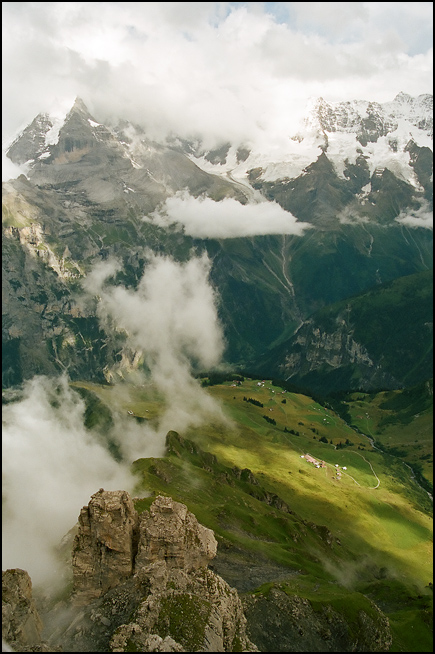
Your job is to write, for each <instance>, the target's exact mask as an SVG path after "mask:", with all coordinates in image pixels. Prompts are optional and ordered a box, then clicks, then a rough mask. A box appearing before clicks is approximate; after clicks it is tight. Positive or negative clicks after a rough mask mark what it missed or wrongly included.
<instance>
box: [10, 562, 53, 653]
mask: <svg viewBox="0 0 435 654" xmlns="http://www.w3.org/2000/svg"><path fill="white" fill-rule="evenodd" d="M41 631H42V622H41V618H40V617H39V614H38V612H37V610H36V606H35V602H34V600H33V597H32V581H31V579H30V577H29V574H28V573H27V572H26V571H25V570H21V569H20V568H13V569H10V570H5V571H2V638H3V642H6V643H8V644H9V645H11V646H12V647H13V648H14V650H15V651H17V652H27V651H41V649H40V646H41ZM38 647H39V649H33V648H38ZM42 651H47V650H44V649H43V650H42Z"/></svg>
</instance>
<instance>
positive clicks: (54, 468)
mask: <svg viewBox="0 0 435 654" xmlns="http://www.w3.org/2000/svg"><path fill="white" fill-rule="evenodd" d="M118 270H119V265H118V264H117V263H116V262H114V261H112V262H105V263H102V264H101V265H100V266H98V267H96V268H95V269H94V270H93V272H92V273H91V274H90V275H89V277H88V278H87V280H86V281H85V286H86V290H87V292H88V293H89V294H90V295H95V294H97V295H98V296H99V305H98V306H99V309H98V314H99V317H100V320H101V322H102V323H103V324H104V326H105V327H106V328H107V329H117V330H119V329H123V330H126V332H127V334H128V336H127V341H128V346H130V347H131V348H132V350H134V351H136V352H139V353H141V354H142V356H143V359H144V361H145V362H146V363H147V365H148V367H149V369H150V377H151V381H152V383H153V384H154V388H155V389H157V391H158V392H159V393H160V395H161V397H162V400H163V402H164V410H163V412H162V415H161V416H160V417H159V418H158V419H157V420H155V421H152V422H150V423H147V422H144V423H140V424H139V423H137V422H136V421H134V420H132V419H131V418H130V417H129V416H127V414H126V413H125V403H126V402H128V401H129V385H128V384H119V385H118V386H117V387H116V389H117V390H116V394H115V396H114V400H113V405H112V406H111V409H112V411H113V412H114V413H113V418H114V425H113V428H111V430H110V433H108V437H110V439H111V441H112V442H113V443H115V444H116V445H117V446H118V448H119V451H120V453H121V454H122V456H123V461H122V462H118V461H115V459H113V457H112V456H111V455H110V454H109V451H108V449H107V443H106V444H103V442H102V437H101V435H99V434H98V433H96V432H92V431H90V430H88V429H86V428H85V426H84V411H85V405H84V402H83V401H82V399H81V398H80V396H79V395H78V394H77V393H76V392H74V391H73V390H71V388H70V387H69V386H68V379H67V378H66V377H61V378H59V379H50V378H47V377H35V378H34V379H33V380H31V381H29V382H28V383H27V384H26V385H25V388H24V393H23V397H22V398H21V400H20V401H17V402H14V403H10V404H8V405H6V406H5V407H4V408H3V439H2V473H3V515H2V518H3V521H2V526H3V530H2V536H3V551H2V554H3V559H2V565H3V569H6V568H15V567H21V568H23V569H24V570H27V571H28V572H29V574H30V576H31V578H32V581H33V583H34V584H36V585H39V584H47V583H56V581H57V582H59V581H61V572H60V568H59V562H58V561H57V560H56V558H55V556H54V550H55V548H56V547H57V546H58V545H59V543H60V541H61V539H62V537H63V536H64V535H65V534H66V533H67V531H68V530H69V529H71V528H72V527H73V526H74V525H75V523H76V521H77V519H78V515H79V512H80V509H81V507H82V506H84V505H85V504H87V503H88V501H89V497H90V496H91V495H92V494H93V493H95V492H96V491H97V490H98V488H100V487H103V488H105V489H106V490H121V489H122V490H127V491H129V492H133V491H134V485H135V482H136V481H137V480H136V479H135V478H134V477H133V476H132V474H131V472H130V464H131V463H132V461H134V460H136V459H137V458H140V457H161V456H163V455H164V452H165V436H166V434H167V432H168V431H169V430H170V429H175V430H177V431H179V432H181V433H182V432H183V431H184V430H185V429H186V428H187V427H188V426H192V425H199V424H201V423H202V422H203V421H204V420H208V421H210V420H212V421H216V422H219V423H224V424H227V425H228V424H229V422H228V419H227V418H226V417H225V416H224V414H223V412H222V409H221V407H220V405H219V404H218V403H217V402H216V401H215V400H214V399H213V398H212V397H211V396H210V395H209V394H208V393H207V392H206V391H205V390H204V389H203V388H202V387H201V386H200V384H199V381H198V380H197V379H195V378H194V376H193V375H192V371H193V369H194V368H195V365H197V366H199V367H201V368H202V367H203V368H210V367H213V366H215V365H217V364H218V363H219V362H220V358H221V355H222V352H223V348H224V341H223V337H222V332H221V328H220V325H219V322H218V319H217V297H216V295H215V292H214V291H213V289H212V287H211V286H210V284H209V282H208V274H209V271H210V261H209V260H208V258H207V257H206V256H205V255H204V256H202V257H192V258H191V259H190V260H189V261H187V262H185V263H184V264H183V263H177V262H175V261H173V260H172V259H171V258H170V257H158V256H155V255H151V254H150V255H149V263H148V266H147V268H146V271H145V274H144V276H143V278H142V280H141V282H140V284H139V286H138V288H137V290H136V291H135V290H129V289H126V288H124V287H123V286H110V285H109V284H107V281H108V280H109V278H111V277H113V275H114V274H116V272H117V271H118ZM138 377H140V375H138V374H137V375H136V381H137V378H138ZM143 382H144V376H142V377H140V383H143ZM121 408H122V412H121Z"/></svg>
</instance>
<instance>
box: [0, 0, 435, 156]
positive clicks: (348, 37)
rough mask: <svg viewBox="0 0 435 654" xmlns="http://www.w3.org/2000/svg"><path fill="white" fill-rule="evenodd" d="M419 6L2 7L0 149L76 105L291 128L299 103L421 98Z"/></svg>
mask: <svg viewBox="0 0 435 654" xmlns="http://www.w3.org/2000/svg"><path fill="white" fill-rule="evenodd" d="M432 17H433V4H432V3H431V2H413V3H411V2H394V3H392V2H232V3H231V2H3V3H2V26H3V38H2V42H3V71H2V72H3V75H2V79H3V127H2V130H3V137H2V140H3V143H5V142H7V141H10V140H11V139H12V138H13V136H15V135H16V134H17V133H18V132H19V131H20V129H22V128H23V127H24V126H25V125H27V124H28V123H29V122H30V121H31V120H32V119H33V118H34V117H35V115H36V114H37V113H39V112H40V111H47V112H52V111H59V112H66V111H67V110H68V109H69V108H70V106H71V105H72V103H73V101H74V98H75V97H76V96H80V97H81V98H82V99H83V100H84V101H85V103H86V104H87V105H88V107H89V109H90V110H91V112H92V113H93V115H94V117H95V118H96V119H97V120H100V121H101V122H105V121H108V120H110V119H111V120H116V118H117V117H118V116H122V117H124V118H126V119H128V120H131V121H133V122H136V123H138V124H140V125H142V126H144V127H145V128H146V129H147V130H148V133H149V135H150V136H152V137H155V138H161V137H165V136H166V135H167V134H168V133H171V132H172V133H176V134H178V135H180V136H183V137H192V136H195V135H196V134H198V133H199V132H200V133H201V134H202V135H205V137H206V138H208V139H210V144H214V143H215V142H218V141H222V140H226V141H228V140H234V139H239V140H240V139H246V140H251V141H252V140H254V139H256V140H257V141H259V140H260V141H261V139H263V140H268V139H271V138H272V139H273V137H274V135H275V134H277V133H281V134H282V133H283V132H293V131H294V125H295V123H296V122H297V120H298V119H299V117H300V116H301V115H302V113H303V110H304V107H305V105H306V101H307V99H308V98H316V97H320V96H321V97H323V98H324V99H325V100H327V101H332V102H334V101H341V100H352V99H360V100H372V101H377V102H387V101H390V100H392V99H393V98H394V97H395V96H396V95H397V94H398V93H399V92H400V91H404V92H405V93H409V94H410V95H412V96H416V95H419V94H422V93H432V68H433V67H432V57H433V54H432V47H433V30H432Z"/></svg>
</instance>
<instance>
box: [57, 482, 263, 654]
mask: <svg viewBox="0 0 435 654" xmlns="http://www.w3.org/2000/svg"><path fill="white" fill-rule="evenodd" d="M216 551H217V542H216V539H215V537H214V534H213V532H212V531H211V529H207V528H206V527H204V526H203V525H201V524H199V522H198V520H197V519H196V517H195V516H194V515H193V513H191V512H190V511H189V510H188V509H187V507H186V506H185V505H184V504H181V503H180V502H175V501H174V500H173V499H172V498H170V497H163V496H158V497H156V499H155V500H154V502H153V503H152V504H151V506H150V508H149V510H148V511H144V512H143V513H142V514H141V515H140V516H139V515H138V514H137V512H136V510H135V509H134V505H133V502H132V500H131V498H130V496H129V494H128V493H127V492H125V491H104V490H103V489H100V490H99V491H98V493H95V495H92V497H91V500H90V502H89V505H88V506H87V507H84V508H83V509H82V510H81V512H80V517H79V532H78V534H77V536H76V537H75V541H74V546H73V557H72V563H73V579H74V588H73V598H74V603H75V605H76V606H77V607H80V610H81V611H82V614H81V617H80V618H79V619H78V620H77V618H75V619H74V621H73V624H71V625H70V626H69V627H68V628H67V630H66V632H65V638H64V639H63V645H64V646H67V647H69V648H70V649H71V651H90V650H89V646H90V643H92V642H96V639H99V640H98V642H99V651H115V652H123V651H142V652H151V651H152V652H155V651H156V652H158V651H161V652H227V651H230V652H231V651H257V650H256V648H255V646H254V645H253V644H252V643H251V642H250V641H249V639H248V638H247V636H246V619H245V616H244V613H243V607H242V604H241V601H240V598H239V596H238V594H237V591H236V590H235V589H234V588H231V587H230V586H229V585H228V584H227V583H226V582H225V581H224V580H223V579H222V578H221V577H219V576H218V575H217V574H216V573H214V572H212V571H211V570H209V569H208V567H207V566H208V563H209V562H210V561H211V560H212V559H213V558H214V557H215V556H216ZM124 595H126V596H127V595H128V597H129V598H130V600H131V601H133V600H134V601H133V605H132V603H131V601H128V602H127V603H128V604H129V605H130V608H129V610H128V611H126V610H125V611H124V610H123V611H121V612H120V613H119V612H118V610H117V608H116V607H117V606H118V604H119V606H120V607H121V605H123V604H125V601H124V600H123V597H124ZM118 613H119V615H118ZM95 616H99V617H98V620H97V619H96V617H95ZM126 619H127V620H128V621H126ZM100 623H101V625H102V627H101V628H100V627H99V625H100ZM103 631H105V633H106V638H107V640H106V641H105V642H103V641H104V635H103ZM91 632H92V633H94V636H91ZM97 632H98V634H99V635H97ZM100 632H101V633H100ZM92 639H94V641H93V640H92ZM80 647H83V648H84V649H77V648H80ZM101 647H103V649H101ZM106 648H107V649H106Z"/></svg>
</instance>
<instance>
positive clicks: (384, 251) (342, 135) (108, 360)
mask: <svg viewBox="0 0 435 654" xmlns="http://www.w3.org/2000/svg"><path fill="white" fill-rule="evenodd" d="M432 129H433V123H432V96H430V95H420V96H418V97H417V98H412V97H411V96H409V95H407V94H405V93H400V94H399V95H398V96H396V98H395V99H394V100H393V101H391V102H388V103H384V104H378V103H374V102H363V101H353V102H340V103H328V102H326V101H325V100H323V99H322V98H320V99H317V100H316V101H313V102H311V104H310V105H309V106H308V107H307V112H306V117H305V119H304V121H303V122H302V123H301V124H300V125H299V126H298V128H296V129H295V133H294V134H289V135H288V138H287V139H286V141H285V143H286V146H285V147H282V146H281V147H280V148H275V146H274V144H273V143H270V144H269V145H268V146H267V147H266V146H264V147H263V149H262V150H260V149H259V148H258V146H255V144H249V143H223V144H218V145H217V147H214V148H213V149H206V148H205V145H204V142H203V140H202V139H201V137H200V136H198V137H197V138H195V139H190V140H186V139H181V138H178V137H177V136H176V135H172V136H170V137H168V138H167V139H166V141H165V142H164V143H163V142H162V143H156V142H153V141H151V140H149V139H148V138H147V135H146V130H145V129H144V128H143V127H140V126H137V125H132V124H130V123H128V122H127V121H122V120H121V121H119V122H118V123H117V124H107V125H105V124H102V123H101V122H98V121H97V120H96V118H95V117H94V116H93V115H91V113H90V112H89V110H88V108H87V107H86V105H85V104H84V102H83V101H82V100H81V99H79V98H77V99H76V101H75V103H74V105H73V107H72V108H71V110H70V111H69V113H68V114H67V115H66V116H64V117H62V119H59V117H56V118H53V117H50V115H48V114H39V115H38V116H37V117H36V118H35V119H34V120H33V121H32V123H31V124H30V125H28V126H27V127H26V128H25V129H24V130H23V131H22V132H21V133H20V134H19V135H18V136H17V138H15V140H14V141H13V142H12V143H11V144H10V146H9V147H8V148H7V156H8V157H9V159H10V160H11V162H12V163H14V164H15V165H17V166H19V167H20V168H21V170H22V172H23V174H21V175H19V176H18V177H17V178H14V179H9V180H8V181H6V182H4V183H3V218H2V227H3V282H2V284H3V328H2V339H3V341H2V342H3V352H4V354H3V372H2V374H3V385H4V386H6V387H7V386H11V385H14V384H18V383H20V382H21V381H23V380H24V379H27V378H30V377H32V376H33V375H35V374H53V373H58V372H60V371H62V370H68V374H69V375H70V377H71V378H72V379H89V380H95V381H102V380H103V379H108V376H110V371H111V369H113V367H114V366H115V365H117V366H118V368H119V367H120V362H121V364H122V365H124V364H125V365H127V366H130V367H131V366H135V365H137V361H139V360H140V356H138V353H137V352H131V351H129V350H128V348H127V346H126V339H125V335H124V334H123V333H122V331H120V330H118V331H116V330H115V331H108V330H107V329H106V328H105V327H104V325H102V324H101V321H99V319H98V316H97V309H96V304H95V303H94V304H92V303H89V302H87V303H84V302H83V301H80V294H81V292H82V283H83V280H84V279H85V278H86V277H87V276H88V274H89V273H90V272H91V271H92V270H93V269H94V267H95V266H96V265H97V264H99V263H101V262H103V261H109V260H111V259H112V258H113V257H116V258H117V259H118V260H120V261H121V262H122V265H121V268H122V270H120V271H118V274H117V276H116V283H117V284H122V285H124V286H125V288H127V289H135V288H137V286H138V284H139V281H140V279H141V278H142V276H143V273H144V271H145V269H146V266H147V252H149V251H152V252H154V253H157V254H160V255H167V256H170V257H173V258H174V259H175V260H176V261H180V262H186V261H187V260H188V259H189V257H191V256H192V253H195V254H201V253H206V254H207V256H208V258H209V260H210V262H211V268H210V275H209V276H210V282H211V284H212V285H213V287H214V289H215V290H216V293H217V297H218V298H219V301H218V312H219V320H220V323H221V325H222V328H223V333H224V338H225V351H224V356H223V360H224V362H225V363H227V364H230V365H232V366H236V367H238V368H240V369H249V370H252V371H258V372H261V374H265V371H266V370H267V371H268V372H269V374H271V375H273V376H278V377H284V378H285V379H287V380H290V381H292V382H294V383H295V384H300V385H301V386H305V387H307V388H312V389H314V390H316V391H319V392H322V393H325V394H327V393H328V392H331V391H336V390H351V389H355V388H361V389H365V390H370V389H374V388H401V387H404V386H406V385H407V384H408V383H409V384H415V383H418V382H420V381H423V380H425V379H427V378H429V377H431V375H432V356H431V352H432V349H431V348H432V332H431V325H432V323H431V318H430V307H431V297H432V295H431V293H432V290H431V288H432V287H431V282H430V277H429V271H430V270H431V269H432V265H433V263H432V241H433V239H432V229H431V224H430V222H429V221H430V215H431V213H430V212H431V208H432V194H433V191H432V149H431V148H432V145H431V144H432ZM241 212H244V213H241ZM239 215H240V216H242V217H243V219H244V223H243V224H244V227H243V229H241V228H240V226H239V227H238V224H239V223H238V216H239ZM275 216H277V217H278V219H279V221H280V223H279V225H278V226H276V224H275V223H274V220H275ZM280 225H282V227H280ZM392 284H393V286H392ZM397 352H400V364H398V363H397V357H396V356H395V354H396V353H397ZM122 365H121V367H122Z"/></svg>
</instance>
